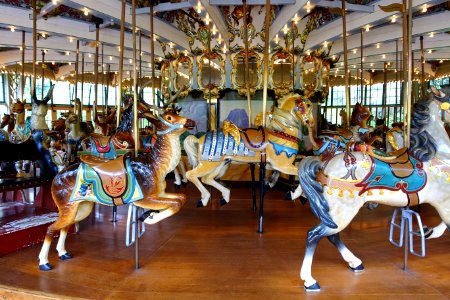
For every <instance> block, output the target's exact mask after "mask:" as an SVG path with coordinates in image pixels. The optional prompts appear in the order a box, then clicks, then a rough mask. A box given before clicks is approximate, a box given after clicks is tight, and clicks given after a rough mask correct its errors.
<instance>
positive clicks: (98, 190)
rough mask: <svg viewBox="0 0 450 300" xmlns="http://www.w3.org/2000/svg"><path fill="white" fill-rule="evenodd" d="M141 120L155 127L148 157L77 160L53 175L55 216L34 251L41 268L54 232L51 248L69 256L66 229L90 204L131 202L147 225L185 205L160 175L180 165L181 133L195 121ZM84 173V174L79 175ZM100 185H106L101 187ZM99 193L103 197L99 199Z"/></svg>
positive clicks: (170, 117) (166, 114)
mask: <svg viewBox="0 0 450 300" xmlns="http://www.w3.org/2000/svg"><path fill="white" fill-rule="evenodd" d="M145 117H147V118H148V120H149V121H150V122H152V123H153V124H154V125H155V126H156V129H157V133H158V138H157V140H156V142H155V146H154V151H152V152H151V153H149V155H146V156H140V157H134V158H130V157H129V155H125V156H119V157H118V158H117V159H116V160H104V159H101V158H98V157H95V156H89V155H87V156H81V161H82V162H81V163H80V164H74V165H71V166H69V167H67V168H65V169H64V170H63V171H61V172H60V173H58V175H57V176H56V177H55V179H54V180H53V183H52V188H51V190H52V196H53V200H54V202H55V204H56V205H57V207H58V210H59V216H58V219H57V220H56V221H55V223H53V224H52V225H50V226H49V228H48V230H47V233H46V236H45V240H44V244H43V246H42V249H41V252H40V253H39V268H40V270H42V271H48V270H50V269H52V266H51V265H50V264H49V262H48V253H49V249H50V245H51V241H52V239H53V234H54V233H55V231H60V236H59V241H58V244H57V246H56V249H57V251H58V255H59V257H60V259H61V260H66V259H70V258H72V256H71V255H70V254H69V253H68V252H67V251H66V249H65V240H66V236H67V231H68V229H69V227H70V226H71V225H72V224H74V223H76V222H79V221H81V220H83V219H84V218H86V217H87V216H88V215H89V214H90V212H91V211H92V207H93V204H94V202H99V203H102V204H107V205H123V204H126V203H130V202H133V204H134V205H136V206H139V207H143V208H145V209H148V210H149V211H147V212H146V213H144V217H145V220H144V222H145V223H147V224H155V223H157V222H159V221H161V220H163V219H165V218H167V217H170V216H172V215H173V214H175V213H177V212H178V211H179V210H180V209H181V207H182V206H183V205H184V203H185V202H186V196H185V195H184V194H177V193H167V192H166V191H165V188H166V182H165V177H166V175H167V173H169V172H171V171H172V170H173V169H174V168H175V166H176V165H177V164H178V163H179V160H180V157H181V147H180V140H179V136H180V134H182V133H183V132H185V131H186V130H188V129H191V128H193V127H194V126H195V122H194V121H192V120H190V119H186V118H184V117H181V116H178V115H175V114H172V113H169V112H164V113H162V114H161V115H159V116H158V117H156V116H154V115H152V114H151V113H148V112H147V113H145ZM84 170H87V171H88V172H87V173H84ZM100 177H101V178H102V179H103V180H100V179H99V178H100ZM105 182H106V183H107V184H106V185H103V184H102V183H105ZM110 182H111V186H109V183H110ZM102 195H103V196H105V197H103V198H101V196H102Z"/></svg>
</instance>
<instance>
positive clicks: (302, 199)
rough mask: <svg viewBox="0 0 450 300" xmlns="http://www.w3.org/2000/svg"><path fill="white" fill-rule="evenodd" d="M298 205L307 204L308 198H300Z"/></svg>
mask: <svg viewBox="0 0 450 300" xmlns="http://www.w3.org/2000/svg"><path fill="white" fill-rule="evenodd" d="M300 203H301V204H303V205H305V204H306V203H308V198H305V197H303V196H300Z"/></svg>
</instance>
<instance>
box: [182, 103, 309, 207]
mask: <svg viewBox="0 0 450 300" xmlns="http://www.w3.org/2000/svg"><path fill="white" fill-rule="evenodd" d="M299 99H300V96H299V95H296V94H295V95H288V96H286V97H284V98H283V99H281V100H280V107H281V108H275V110H274V113H273V116H274V118H275V121H273V122H275V123H277V124H276V125H275V124H273V126H278V128H280V129H283V131H281V130H273V129H268V128H264V127H259V128H257V129H255V128H248V129H239V128H238V127H237V126H235V125H234V124H232V123H231V122H228V123H227V122H224V128H223V129H222V130H214V131H210V132H207V133H206V134H205V135H204V136H202V137H200V138H196V137H195V136H193V135H191V136H188V137H187V138H186V139H185V141H184V150H185V151H186V153H187V155H188V158H189V161H190V163H191V165H192V166H193V169H192V170H190V171H188V172H187V173H186V176H187V178H188V179H189V181H191V182H192V183H194V184H195V186H196V187H197V188H198V189H199V190H200V192H201V199H200V200H199V201H198V203H197V207H203V206H206V205H207V203H208V201H209V199H210V197H211V194H210V193H209V191H208V190H207V189H206V188H205V187H204V186H203V184H202V183H201V182H200V180H199V178H202V181H203V182H204V183H206V184H209V185H211V186H213V187H215V188H217V189H218V190H219V191H221V192H222V198H221V200H220V203H221V205H224V204H226V203H228V202H229V201H230V190H229V189H228V188H226V187H224V186H223V185H221V184H220V183H218V182H217V181H216V180H215V179H216V178H218V177H220V176H221V175H222V174H223V172H224V167H226V166H227V165H228V164H229V163H230V162H233V163H260V162H261V161H262V160H263V161H264V162H266V163H267V164H270V166H271V168H272V169H273V170H276V171H280V172H282V173H285V174H289V175H297V167H296V166H295V165H294V161H295V159H296V156H297V153H298V138H297V136H298V131H299V130H300V128H301V122H302V118H303V117H304V114H302V113H300V112H299V108H298V105H297V101H298V100H299ZM278 115H282V118H281V117H280V118H279V119H277V116H278ZM310 118H312V116H310ZM280 120H284V121H286V122H289V125H290V126H287V125H285V124H283V122H282V121H280ZM271 126H272V125H270V124H269V125H268V127H271ZM300 195H301V188H300V187H298V188H297V189H296V190H295V191H294V192H292V195H291V197H292V199H296V198H298V197H300Z"/></svg>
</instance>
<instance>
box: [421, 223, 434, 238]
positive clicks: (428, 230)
mask: <svg viewBox="0 0 450 300" xmlns="http://www.w3.org/2000/svg"><path fill="white" fill-rule="evenodd" d="M432 234H433V228H429V227H428V226H423V235H424V236H425V238H426V239H427V238H429V237H430V236H431V235H432Z"/></svg>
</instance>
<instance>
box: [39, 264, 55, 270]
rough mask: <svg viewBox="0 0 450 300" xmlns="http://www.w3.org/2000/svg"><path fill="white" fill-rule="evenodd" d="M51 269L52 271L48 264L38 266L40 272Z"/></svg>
mask: <svg viewBox="0 0 450 300" xmlns="http://www.w3.org/2000/svg"><path fill="white" fill-rule="evenodd" d="M51 269H53V267H52V265H51V264H49V263H46V264H43V265H39V270H41V271H50V270H51Z"/></svg>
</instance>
